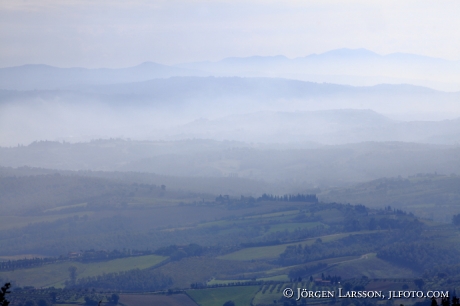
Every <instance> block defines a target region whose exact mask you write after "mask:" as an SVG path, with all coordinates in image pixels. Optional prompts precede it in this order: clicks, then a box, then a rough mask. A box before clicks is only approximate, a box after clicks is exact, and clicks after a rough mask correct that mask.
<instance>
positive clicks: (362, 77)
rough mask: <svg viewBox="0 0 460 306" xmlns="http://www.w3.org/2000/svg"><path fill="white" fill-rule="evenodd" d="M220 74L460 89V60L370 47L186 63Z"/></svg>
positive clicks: (192, 66) (359, 84) (185, 64)
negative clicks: (297, 56) (306, 54)
mask: <svg viewBox="0 0 460 306" xmlns="http://www.w3.org/2000/svg"><path fill="white" fill-rule="evenodd" d="M177 67H181V68H188V69H199V70H202V71H206V72H208V73H212V74H213V75H220V76H247V77H255V76H258V77H260V76H265V77H284V78H291V79H297V80H304V81H313V82H331V83H338V84H348V85H355V86H370V85H376V84H380V83H391V84H402V83H407V84H414V85H421V86H428V87H431V88H436V89H440V90H448V91H458V90H460V62H459V61H449V60H443V59H438V58H431V57H427V56H420V55H414V54H405V53H393V54H388V55H379V54H377V53H374V52H372V51H369V50H366V49H337V50H331V51H329V52H325V53H322V54H311V55H308V56H305V57H299V58H294V59H288V58H286V57H284V56H272V57H270V56H267V57H261V56H252V57H246V58H226V59H223V60H221V61H218V62H195V63H184V64H180V65H177Z"/></svg>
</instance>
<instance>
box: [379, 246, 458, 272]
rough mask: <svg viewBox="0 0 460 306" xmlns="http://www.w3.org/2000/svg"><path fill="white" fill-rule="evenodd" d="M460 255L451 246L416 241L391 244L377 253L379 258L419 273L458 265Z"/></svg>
mask: <svg viewBox="0 0 460 306" xmlns="http://www.w3.org/2000/svg"><path fill="white" fill-rule="evenodd" d="M459 254H460V252H459V250H458V249H457V248H455V247H454V248H453V247H452V246H451V245H448V246H444V245H437V244H434V243H429V242H426V241H415V242H398V243H392V244H389V245H387V246H385V247H383V248H381V249H380V250H379V251H378V252H377V257H379V258H381V259H384V260H387V261H390V262H392V263H395V264H398V265H401V266H404V267H408V268H411V269H413V270H415V271H418V272H424V271H427V270H433V269H436V270H439V269H440V268H441V266H451V265H456V264H457V263H458V258H459Z"/></svg>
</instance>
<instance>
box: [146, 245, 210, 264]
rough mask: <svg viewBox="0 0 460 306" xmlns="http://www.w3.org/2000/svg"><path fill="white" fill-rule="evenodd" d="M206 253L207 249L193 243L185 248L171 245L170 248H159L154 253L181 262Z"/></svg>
mask: <svg viewBox="0 0 460 306" xmlns="http://www.w3.org/2000/svg"><path fill="white" fill-rule="evenodd" d="M205 251H206V248H204V247H202V246H200V245H198V244H195V243H191V244H189V245H184V246H177V245H170V246H168V247H163V248H159V249H157V250H156V251H155V252H154V254H157V255H161V256H169V257H170V258H171V260H181V259H182V258H185V257H191V256H201V255H203V253H204V252H205Z"/></svg>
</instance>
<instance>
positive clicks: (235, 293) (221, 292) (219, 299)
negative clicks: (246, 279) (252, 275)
mask: <svg viewBox="0 0 460 306" xmlns="http://www.w3.org/2000/svg"><path fill="white" fill-rule="evenodd" d="M259 289H260V287H259V286H236V287H223V288H212V289H201V290H188V291H187V294H188V295H189V296H190V297H191V298H192V299H193V300H194V301H195V302H196V303H197V304H198V305H199V306H217V305H223V304H224V303H225V302H226V301H233V302H234V303H235V305H250V304H251V301H252V299H253V297H254V295H255V294H256V292H257V291H259Z"/></svg>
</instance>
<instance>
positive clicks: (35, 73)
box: [0, 62, 206, 90]
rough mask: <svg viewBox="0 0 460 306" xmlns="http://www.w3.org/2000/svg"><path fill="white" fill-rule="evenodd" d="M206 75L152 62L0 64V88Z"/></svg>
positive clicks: (32, 87) (76, 84) (48, 86)
mask: <svg viewBox="0 0 460 306" xmlns="http://www.w3.org/2000/svg"><path fill="white" fill-rule="evenodd" d="M190 75H195V76H200V75H206V74H204V73H202V72H200V71H193V70H189V69H183V68H177V67H171V66H166V65H161V64H157V63H152V62H145V63H142V64H140V65H137V66H134V67H128V68H120V69H108V68H100V69H86V68H58V67H53V66H48V65H24V66H17V67H8V68H0V89H9V90H52V89H63V88H69V87H78V86H81V85H95V84H112V83H126V82H138V81H145V80H150V79H155V78H168V77H171V76H190Z"/></svg>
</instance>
